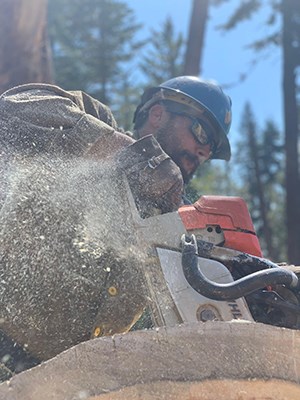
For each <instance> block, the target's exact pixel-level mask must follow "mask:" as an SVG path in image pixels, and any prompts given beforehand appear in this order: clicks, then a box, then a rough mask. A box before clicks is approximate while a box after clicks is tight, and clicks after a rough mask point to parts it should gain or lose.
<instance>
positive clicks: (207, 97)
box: [133, 76, 231, 161]
mask: <svg viewBox="0 0 300 400" xmlns="http://www.w3.org/2000/svg"><path fill="white" fill-rule="evenodd" d="M157 102H166V103H168V109H170V106H171V107H172V106H173V108H174V111H177V112H179V111H180V112H182V113H184V114H187V115H191V116H193V117H196V118H197V119H198V120H199V122H200V123H201V119H203V123H204V122H205V120H206V121H207V120H208V121H209V122H210V123H211V125H212V126H213V128H214V129H213V136H214V142H215V144H216V150H215V152H214V154H213V155H212V157H211V158H213V159H222V160H227V161H228V160H229V159H230V157H231V150H230V144H229V140H228V138H227V134H228V132H229V130H230V125H231V99H230V97H228V96H227V95H226V94H225V93H224V92H223V90H222V89H221V87H220V86H218V85H216V84H215V83H212V82H210V81H203V80H201V79H199V78H197V77H195V76H179V77H177V78H173V79H170V80H168V81H166V82H164V83H162V84H161V85H159V86H157V87H152V88H149V89H146V90H145V92H144V94H143V96H142V99H141V103H140V104H139V106H138V107H137V110H136V112H135V115H134V120H133V121H134V123H135V127H136V128H137V127H138V123H139V120H140V121H141V118H143V116H144V115H145V113H147V112H148V110H149V108H150V107H151V106H152V105H153V104H155V103H157ZM171 109H172V108H171Z"/></svg>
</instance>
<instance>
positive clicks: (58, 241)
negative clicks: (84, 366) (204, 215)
mask: <svg viewBox="0 0 300 400" xmlns="http://www.w3.org/2000/svg"><path fill="white" fill-rule="evenodd" d="M134 123H135V134H136V137H137V139H138V140H134V139H132V138H131V137H129V136H127V135H125V134H123V133H121V132H118V130H117V125H116V122H115V120H114V118H113V116H112V114H111V113H110V111H109V109H107V108H106V107H105V106H103V105H102V104H101V103H99V102H98V101H96V100H94V99H92V98H91V97H90V96H88V95H86V94H84V93H82V92H66V91H64V90H62V89H60V88H58V87H56V86H51V85H42V84H32V85H24V86H20V87H17V88H14V89H11V90H9V91H7V92H6V93H4V94H3V95H2V96H1V97H0V143H1V151H2V154H3V155H5V161H4V165H3V174H2V184H1V188H2V190H1V192H2V196H1V201H2V204H1V205H2V208H1V210H0V255H1V259H0V279H1V282H2V286H1V288H0V329H1V330H2V332H3V335H2V339H0V340H2V349H1V346H0V349H1V351H2V353H1V356H2V362H3V363H4V372H5V369H6V368H9V369H10V370H12V371H15V372H18V371H20V370H22V369H26V368H28V367H29V366H30V365H34V363H38V362H40V361H43V360H46V359H49V358H51V357H53V356H55V355H56V354H58V353H59V352H61V351H63V350H65V349H67V348H69V347H71V346H73V345H75V344H77V343H79V342H82V341H84V340H88V339H89V338H91V337H95V336H101V335H112V334H114V333H117V332H125V331H128V330H129V329H130V328H131V326H132V325H133V324H134V323H135V321H136V320H137V319H138V318H139V316H140V315H141V312H142V311H143V309H144V307H146V306H147V301H148V300H147V299H148V298H149V296H148V293H147V290H146V289H145V281H144V276H143V270H142V268H141V265H143V263H142V261H143V258H144V257H145V255H144V254H139V247H138V240H139V239H138V238H137V237H136V233H135V231H134V221H132V220H131V214H130V210H128V202H127V201H126V187H127V186H126V182H125V183H124V180H123V178H122V177H123V176H124V175H125V176H126V178H127V180H128V183H129V186H130V188H131V190H132V193H133V196H134V199H135V202H136V205H137V208H138V210H139V212H140V213H141V215H142V216H143V217H144V218H146V217H148V216H151V215H153V214H156V213H157V212H162V213H164V212H170V211H173V210H176V209H177V208H178V207H179V206H180V204H181V201H182V200H181V198H182V188H183V180H184V182H188V181H189V179H191V177H192V175H193V173H194V172H195V170H196V168H197V167H198V166H199V165H200V164H201V163H202V162H204V161H205V160H207V159H210V158H223V159H229V157H230V147H229V143H228V140H227V136H226V134H227V132H228V130H229V126H230V100H229V98H228V97H227V96H225V95H224V94H223V92H222V91H221V89H220V88H219V87H218V86H216V85H213V84H211V83H203V82H201V81H200V80H199V79H198V78H191V77H179V78H174V79H173V80H170V81H168V82H166V83H165V84H163V85H161V86H159V87H157V88H153V89H150V90H147V91H146V92H145V94H144V95H143V97H142V102H141V104H140V105H139V107H138V108H137V111H136V113H135V118H134ZM99 160H101V162H99ZM173 160H174V161H175V162H174V161H173ZM9 342H10V345H11V348H13V349H17V356H16V355H15V352H14V351H10V350H7V349H8V343H9ZM7 352H8V353H7ZM24 360H27V361H28V362H27V361H26V362H24Z"/></svg>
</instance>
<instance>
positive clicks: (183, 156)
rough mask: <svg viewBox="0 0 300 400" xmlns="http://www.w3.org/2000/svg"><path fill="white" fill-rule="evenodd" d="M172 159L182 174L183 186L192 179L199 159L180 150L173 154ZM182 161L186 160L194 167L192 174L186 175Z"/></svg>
mask: <svg viewBox="0 0 300 400" xmlns="http://www.w3.org/2000/svg"><path fill="white" fill-rule="evenodd" d="M172 158H173V160H174V162H175V163H176V164H177V165H178V166H179V168H180V170H181V174H182V178H183V181H184V183H185V184H187V183H189V181H190V180H191V179H192V177H193V175H194V173H195V171H196V169H197V168H198V167H199V165H200V162H199V158H198V157H197V156H195V155H194V154H192V153H190V152H189V151H187V150H182V151H179V152H177V153H176V154H174V155H173V156H172ZM182 160H187V161H188V162H189V163H190V164H192V165H194V167H193V170H192V172H190V173H187V172H186V171H185V170H184V169H183V165H182Z"/></svg>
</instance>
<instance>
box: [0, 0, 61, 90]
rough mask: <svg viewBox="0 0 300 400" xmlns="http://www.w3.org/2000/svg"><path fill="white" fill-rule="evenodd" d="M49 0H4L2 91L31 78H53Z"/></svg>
mask: <svg viewBox="0 0 300 400" xmlns="http://www.w3.org/2000/svg"><path fill="white" fill-rule="evenodd" d="M46 16H47V0H2V1H1V4H0V60H1V62H0V92H3V91H5V90H7V89H8V88H10V87H12V86H16V85H19V84H23V83H29V82H48V83H50V82H52V81H53V79H52V65H51V54H50V46H49V44H48V40H47V18H46Z"/></svg>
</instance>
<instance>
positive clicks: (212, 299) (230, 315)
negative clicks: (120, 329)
mask: <svg viewBox="0 0 300 400" xmlns="http://www.w3.org/2000/svg"><path fill="white" fill-rule="evenodd" d="M134 209H135V207H131V210H134ZM133 220H134V221H135V225H136V229H137V231H138V232H139V240H140V245H141V246H145V251H146V252H147V254H148V256H150V257H148V258H149V260H150V261H148V265H147V266H146V268H145V269H144V270H145V279H146V281H147V286H148V288H149V291H150V293H149V297H150V298H151V299H152V304H151V309H152V315H153V319H154V324H155V325H156V326H174V325H176V324H178V323H179V324H180V323H187V322H195V321H201V322H206V321H231V320H246V321H251V322H253V321H255V322H262V323H265V324H270V325H275V326H281V327H288V328H292V329H299V327H300V318H299V317H300V306H299V301H300V292H299V283H298V277H297V273H298V272H300V271H298V270H299V267H295V266H288V265H284V264H276V263H274V262H271V261H270V260H268V259H265V258H263V254H262V250H261V247H260V244H259V240H258V237H257V235H256V232H255V229H254V226H253V223H252V220H251V216H250V214H249V211H248V208H247V205H246V203H245V201H244V200H243V199H242V198H240V197H227V196H201V197H200V198H199V200H198V201H196V202H195V203H194V204H192V205H185V206H182V207H180V208H179V210H178V211H177V212H172V213H167V214H162V215H157V216H153V217H150V218H146V219H142V218H141V217H140V216H139V215H138V213H134V215H133ZM149 249H150V250H149Z"/></svg>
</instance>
